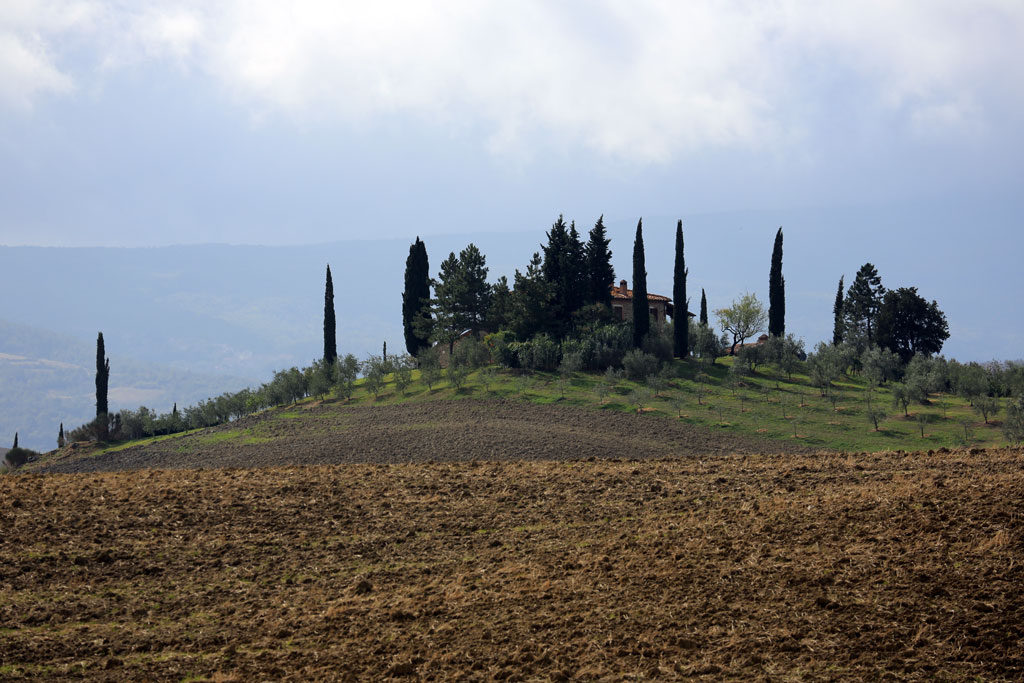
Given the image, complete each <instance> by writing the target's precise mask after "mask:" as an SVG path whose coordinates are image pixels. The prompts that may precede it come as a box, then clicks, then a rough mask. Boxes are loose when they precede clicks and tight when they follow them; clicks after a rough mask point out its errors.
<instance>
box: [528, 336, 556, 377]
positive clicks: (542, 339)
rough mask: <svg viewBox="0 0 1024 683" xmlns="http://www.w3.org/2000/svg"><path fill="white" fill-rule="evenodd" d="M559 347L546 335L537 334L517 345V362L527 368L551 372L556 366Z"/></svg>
mask: <svg viewBox="0 0 1024 683" xmlns="http://www.w3.org/2000/svg"><path fill="white" fill-rule="evenodd" d="M561 355H562V354H561V349H560V348H559V346H558V344H557V343H556V342H555V341H554V340H553V339H552V338H551V337H549V336H548V335H546V334H539V335H537V336H536V337H534V338H533V339H531V340H530V341H528V342H523V343H522V344H521V345H520V347H519V364H520V366H521V367H524V368H526V369H528V370H544V371H547V372H551V371H553V370H555V369H556V368H557V367H558V362H559V361H560V360H561Z"/></svg>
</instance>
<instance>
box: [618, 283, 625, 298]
mask: <svg viewBox="0 0 1024 683" xmlns="http://www.w3.org/2000/svg"><path fill="white" fill-rule="evenodd" d="M619 293H620V294H622V296H626V281H625V280H619Z"/></svg>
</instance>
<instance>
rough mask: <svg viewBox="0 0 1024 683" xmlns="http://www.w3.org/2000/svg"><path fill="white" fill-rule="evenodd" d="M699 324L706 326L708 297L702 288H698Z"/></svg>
mask: <svg viewBox="0 0 1024 683" xmlns="http://www.w3.org/2000/svg"><path fill="white" fill-rule="evenodd" d="M700 324H701V325H703V326H704V327H707V326H708V297H707V295H706V294H705V293H704V288H703V287H701V288H700Z"/></svg>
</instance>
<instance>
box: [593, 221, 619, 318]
mask: <svg viewBox="0 0 1024 683" xmlns="http://www.w3.org/2000/svg"><path fill="white" fill-rule="evenodd" d="M609 244H611V239H609V238H608V235H607V232H606V231H605V227H604V216H603V215H602V216H601V217H600V218H598V219H597V222H596V223H594V227H593V228H591V230H590V234H589V239H588V240H587V246H586V259H587V292H588V295H587V303H590V304H604V305H605V306H607V307H608V308H609V309H610V308H611V306H612V285H614V284H615V269H614V268H612V250H611V249H609V248H608V245H609Z"/></svg>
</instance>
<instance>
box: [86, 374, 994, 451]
mask: <svg viewBox="0 0 1024 683" xmlns="http://www.w3.org/2000/svg"><path fill="white" fill-rule="evenodd" d="M731 364H732V359H731V358H724V359H719V360H718V362H717V363H715V364H714V365H712V366H710V367H709V368H708V369H707V372H706V373H704V372H702V371H701V370H700V368H699V367H698V366H697V364H696V363H693V362H681V361H676V362H675V363H674V364H673V366H672V368H671V370H672V371H673V372H674V374H675V375H676V376H675V377H674V378H673V379H669V380H667V381H666V382H665V384H664V386H648V385H647V384H645V383H642V382H634V381H630V380H628V379H625V378H619V379H616V380H614V381H609V380H608V379H607V378H606V377H605V376H603V375H594V374H587V373H575V374H574V375H572V376H571V377H562V376H560V375H558V374H557V373H544V372H535V373H531V374H520V373H518V372H515V371H510V370H499V369H497V368H495V367H493V366H491V367H487V368H484V369H480V370H476V371H474V372H472V373H470V374H469V375H468V377H467V379H466V381H465V383H464V384H463V385H462V386H461V387H459V388H455V387H453V386H452V385H451V384H450V383H449V382H448V381H447V380H445V379H442V380H441V381H440V382H439V383H437V384H434V385H433V386H432V387H427V386H426V385H425V384H424V383H423V381H422V378H421V377H420V374H419V373H418V372H414V373H413V382H412V384H411V385H409V386H408V387H406V388H405V390H404V391H401V390H399V389H398V388H397V386H396V384H395V381H394V377H393V376H389V377H388V381H387V383H386V384H385V385H384V387H383V388H382V389H381V390H380V391H379V392H378V394H377V395H373V394H372V393H370V392H369V391H368V390H367V387H366V383H365V381H364V380H360V381H358V382H357V383H356V388H355V391H354V393H353V395H352V396H351V397H349V398H345V399H341V398H338V397H337V396H333V395H332V396H326V397H312V398H308V399H305V400H304V401H300V402H299V403H298V404H296V405H294V406H284V407H280V408H278V409H277V415H276V417H278V418H280V419H282V420H289V421H295V422H297V423H298V424H301V425H302V427H303V428H308V429H309V430H313V431H322V430H323V428H324V424H322V421H323V410H327V411H328V412H329V411H331V410H334V409H340V408H341V407H343V406H351V405H357V406H369V405H380V406H392V405H396V404H403V403H413V404H415V403H421V402H433V401H448V400H453V399H455V400H458V399H470V398H472V399H485V400H486V399H511V400H516V401H525V402H529V403H533V404H553V405H565V406H577V407H583V408H587V409H592V410H599V411H614V412H622V413H639V414H641V415H642V416H643V418H644V419H648V420H652V421H656V420H672V421H682V422H685V423H687V424H689V425H695V426H698V427H706V428H708V429H711V430H712V431H714V432H718V433H719V434H721V435H722V436H748V437H755V438H757V439H762V440H763V439H770V440H774V441H778V442H779V443H788V444H791V445H793V446H796V445H799V446H800V447H802V448H810V449H819V450H836V451H866V452H878V451H887V450H889V451H896V450H904V451H927V450H933V449H938V448H954V447H963V446H977V447H994V446H1002V445H1006V444H1007V441H1006V438H1005V437H1004V435H1003V433H1002V430H1001V428H1000V427H1001V422H1000V415H1001V414H1002V412H1003V411H1004V410H1005V401H1003V402H1002V403H1003V407H1002V408H1001V411H1000V413H999V414H997V415H996V416H992V415H990V416H989V419H988V422H987V423H986V422H985V420H984V419H983V418H982V416H980V415H979V414H978V413H976V412H975V411H974V410H973V408H972V407H971V405H970V404H969V403H968V402H967V401H966V400H964V399H961V398H959V397H956V396H951V395H948V394H932V395H930V396H929V399H928V404H927V405H917V404H911V405H909V406H908V407H907V410H906V414H905V413H904V410H903V408H902V407H894V405H893V403H892V394H891V392H890V391H889V389H888V388H886V387H884V386H883V387H880V388H878V389H875V390H873V391H869V389H868V388H867V386H866V383H865V381H864V380H863V379H861V378H859V377H857V376H845V377H843V378H842V379H841V380H840V381H839V382H838V383H837V385H836V389H835V390H834V391H833V392H832V395H831V396H830V397H827V398H826V397H823V396H822V395H821V392H820V391H819V390H818V389H817V388H816V387H813V386H811V384H810V381H809V379H808V377H807V376H806V375H804V374H802V373H800V372H797V373H794V374H793V375H792V376H791V377H786V376H783V375H780V374H778V373H777V372H776V371H775V370H774V369H772V368H768V367H761V368H760V369H759V370H758V371H756V372H755V373H754V374H753V375H752V376H748V377H745V378H743V381H742V383H740V384H734V383H733V378H732V376H731V374H730V372H729V368H730V366H731ZM869 397H870V400H871V405H872V406H873V408H874V410H875V411H882V412H884V414H885V417H883V418H881V419H880V420H879V424H878V429H877V431H876V429H875V426H874V424H873V422H872V421H871V420H870V419H869V415H868V401H869ZM314 405H321V406H322V408H320V409H318V411H317V412H316V413H315V414H314V413H312V412H310V411H308V410H305V409H306V408H310V407H312V406H314ZM425 426H433V425H425ZM262 428H263V427H262V426H261V427H259V428H257V429H256V430H255V431H254V430H253V429H249V428H238V427H237V426H236V427H234V428H232V425H225V426H224V427H222V428H219V431H217V433H216V435H215V437H214V436H213V435H211V437H210V438H216V439H217V441H218V443H221V444H224V445H237V446H248V445H252V444H255V443H260V439H261V438H263V437H264V435H263V434H262V432H259V429H262ZM300 431H301V430H300ZM168 438H170V439H173V438H176V437H175V436H174V435H172V436H170V437H157V438H156V439H148V440H143V441H140V442H134V443H130V444H117V445H113V446H110V447H109V448H106V449H99V452H109V451H116V450H124V449H126V448H129V447H131V446H132V445H137V444H145V443H152V442H154V441H158V440H160V441H162V440H165V439H168ZM723 441H727V439H723Z"/></svg>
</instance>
